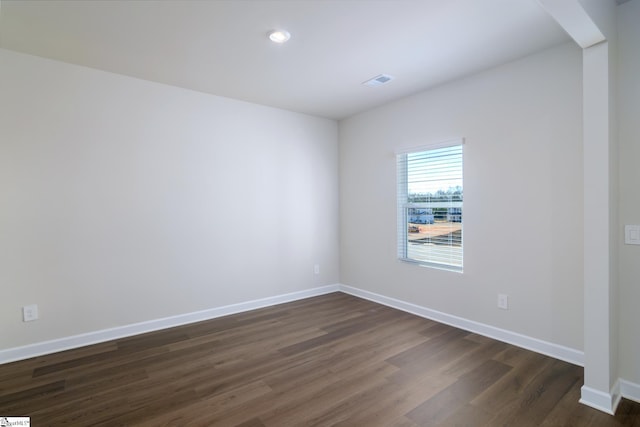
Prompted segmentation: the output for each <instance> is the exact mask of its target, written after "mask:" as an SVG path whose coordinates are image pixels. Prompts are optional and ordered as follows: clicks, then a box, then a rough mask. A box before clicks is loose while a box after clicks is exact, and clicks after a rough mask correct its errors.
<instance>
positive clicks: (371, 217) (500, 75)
mask: <svg viewBox="0 0 640 427" xmlns="http://www.w3.org/2000/svg"><path fill="white" fill-rule="evenodd" d="M581 54H582V53H581V50H580V49H579V48H578V47H576V46H575V45H573V44H566V45H562V46H558V47H556V48H553V49H550V50H546V51H543V52H540V53H538V54H535V55H532V56H529V57H526V58H523V59H521V60H518V61H515V62H512V63H509V64H505V65H503V66H500V67H497V68H494V69H491V70H487V71H485V72H483V73H479V74H476V75H474V76H471V77H469V78H466V79H463V80H459V81H456V82H453V83H451V84H447V85H443V86H440V87H438V88H435V89H433V90H429V91H427V92H423V93H420V94H417V95H415V96H411V97H408V98H405V99H403V100H400V101H398V102H395V103H392V104H388V105H386V106H383V107H380V108H377V109H375V110H371V111H368V112H365V113H362V114H360V115H357V116H354V117H352V118H349V119H346V120H343V121H341V122H340V126H339V130H340V190H341V191H340V218H341V222H340V224H341V234H340V238H341V242H340V250H341V276H340V278H341V283H343V284H345V285H350V286H354V287H357V288H360V289H364V290H367V291H370V292H375V293H377V294H381V295H385V296H388V297H392V298H397V299H400V300H403V301H408V302H412V303H415V304H418V305H421V306H424V307H427V308H430V309H433V310H438V311H441V312H444V313H448V314H452V315H455V316H460V317H463V318H465V319H469V320H472V321H476V322H480V323H483V324H487V325H492V326H495V327H498V328H503V329H506V330H509V331H513V332H516V333H520V334H524V335H527V336H529V337H534V338H538V339H541V340H545V341H548V342H552V343H556V344H559V345H563V346H566V347H569V348H573V349H578V350H582V346H583V327H582V325H583V289H582V286H583V273H582V272H583V261H582V260H583V237H582V236H583V220H582V216H583V211H582V206H583V176H582V174H583V169H582V121H581V117H582V107H581V105H582V95H581V94H582V62H581ZM460 137H462V138H465V141H466V142H465V146H464V224H463V239H464V272H463V273H462V274H459V273H455V272H448V271H442V270H435V269H430V268H425V267H421V266H417V265H413V264H408V263H404V262H402V261H398V260H397V258H396V166H395V154H394V153H395V152H396V151H397V150H399V149H403V148H407V147H413V146H420V145H425V144H429V143H432V142H439V141H445V140H449V139H454V138H460ZM498 293H504V294H507V295H508V296H509V310H500V309H498V308H497V295H498Z"/></svg>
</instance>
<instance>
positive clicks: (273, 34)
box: [269, 30, 291, 43]
mask: <svg viewBox="0 0 640 427" xmlns="http://www.w3.org/2000/svg"><path fill="white" fill-rule="evenodd" d="M289 38H291V34H289V32H288V31H286V30H273V31H269V39H270V40H271V41H272V42H275V43H284V42H286V41H287V40H289Z"/></svg>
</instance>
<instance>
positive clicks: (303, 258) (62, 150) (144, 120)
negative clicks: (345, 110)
mask: <svg viewBox="0 0 640 427" xmlns="http://www.w3.org/2000/svg"><path fill="white" fill-rule="evenodd" d="M337 156H338V145H337V123H336V122H334V121H330V120H326V119H319V118H314V117H310V116H305V115H301V114H295V113H291V112H287V111H283V110H278V109H274V108H269V107H264V106H258V105H253V104H249V103H244V102H239V101H234V100H230V99H226V98H220V97H214V96H210V95H206V94H201V93H197V92H191V91H187V90H183V89H179V88H175V87H170V86H164V85H160V84H156V83H151V82H146V81H141V80H137V79H133V78H128V77H124V76H119V75H115V74H110V73H106V72H101V71H97V70H93V69H88V68H83V67H78V66H74V65H68V64H64V63H60V62H55V61H51V60H46V59H42V58H37V57H32V56H27V55H22V54H17V53H13V52H10V51H7V50H0V204H1V208H0V236H1V238H0V287H1V292H0V295H1V300H2V310H0V350H1V349H7V348H12V347H17V346H22V345H27V344H31V343H38V342H42V341H45V340H52V339H56V338H61V337H68V336H71V335H75V334H80V333H85V332H92V331H97V330H101V329H104V328H111V327H118V326H122V325H128V324H132V323H136V322H142V321H147V320H151V319H157V318H163V317H167V316H173V315H179V314H183V313H190V312H194V311H198V310H204V309H209V308H212V307H219V306H224V305H227V304H232V303H237V302H244V301H248V300H252V299H258V298H264V297H269V296H274V295H280V294H285V293H289V292H295V291H300V290H306V289H311V288H314V287H317V286H320V285H325V284H333V283H337V282H338V264H339V263H338V196H337V194H338V157H337ZM314 263H319V264H320V266H321V274H320V275H318V276H316V275H314V274H313V265H314ZM32 303H37V304H38V305H39V308H40V320H38V321H36V322H30V323H23V322H22V320H21V307H22V306H23V305H26V304H32Z"/></svg>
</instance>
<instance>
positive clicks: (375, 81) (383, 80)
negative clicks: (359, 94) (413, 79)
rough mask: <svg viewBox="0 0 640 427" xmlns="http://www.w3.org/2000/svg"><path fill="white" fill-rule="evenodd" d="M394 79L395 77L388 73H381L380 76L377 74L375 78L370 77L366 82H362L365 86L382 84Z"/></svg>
mask: <svg viewBox="0 0 640 427" xmlns="http://www.w3.org/2000/svg"><path fill="white" fill-rule="evenodd" d="M393 79H394V77H393V76H390V75H388V74H380V75H379V76H375V77H374V78H372V79H369V80H367V81H366V82H362V84H363V85H365V86H380V85H383V84H385V83H389V82H390V81H391V80H393Z"/></svg>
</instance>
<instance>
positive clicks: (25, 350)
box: [0, 285, 340, 364]
mask: <svg viewBox="0 0 640 427" xmlns="http://www.w3.org/2000/svg"><path fill="white" fill-rule="evenodd" d="M339 290H340V285H328V286H322V287H318V288H313V289H307V290H304V291H298V292H291V293H288V294H282V295H276V296H272V297H267V298H261V299H257V300H253V301H247V302H242V303H238V304H231V305H226V306H222V307H215V308H211V309H208V310H202V311H196V312H193V313H186V314H180V315H177V316H171V317H165V318H162V319H155V320H149V321H146V322H140V323H134V324H131V325H125V326H120V327H116V328H110V329H103V330H100V331H95V332H89V333H86V334H80V335H73V336H70V337H64V338H59V339H55V340H51V341H44V342H40V343H36V344H30V345H26V346H22V347H14V348H9V349H6V350H0V364H3V363H9V362H15V361H17V360H24V359H29V358H31V357H36V356H42V355H44V354H51V353H55V352H58V351H64V350H70V349H73V348H78V347H83V346H87V345H91V344H97V343H101V342H105V341H110V340H114V339H118V338H124V337H129V336H132V335H138V334H143V333H146V332H152V331H157V330H160V329H166V328H172V327H174V326H180V325H185V324H188V323H194V322H200V321H203V320H209V319H214V318H216V317H222V316H227V315H230V314H235V313H241V312H244V311H249V310H255V309H258V308H263V307H268V306H272V305H276V304H282V303H285V302H291V301H296V300H300V299H304V298H310V297H314V296H318V295H324V294H328V293H331V292H338V291H339Z"/></svg>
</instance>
